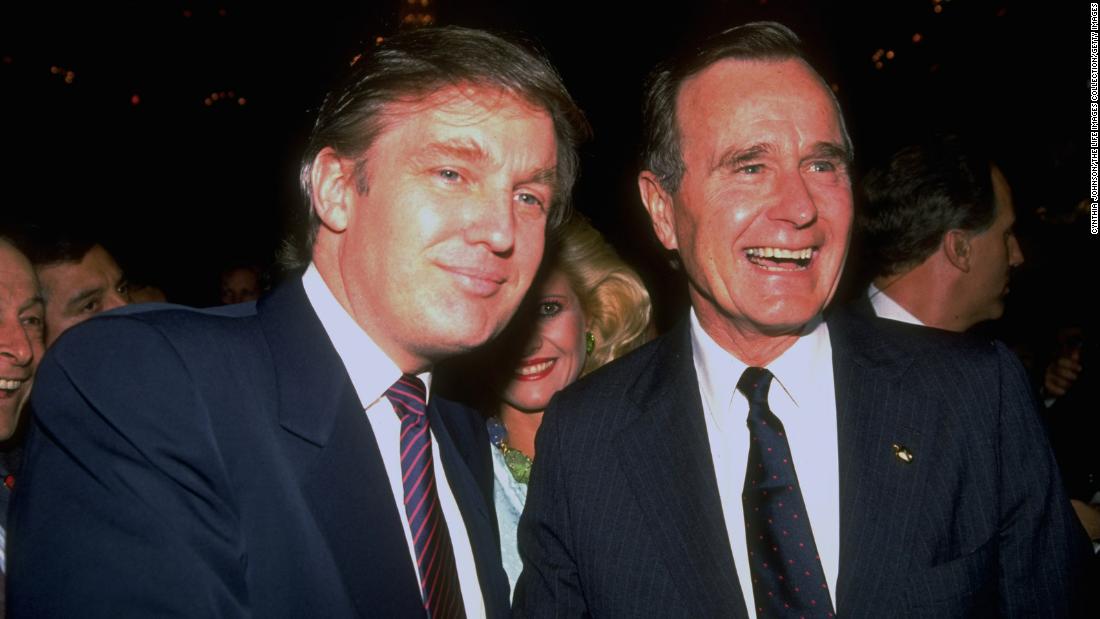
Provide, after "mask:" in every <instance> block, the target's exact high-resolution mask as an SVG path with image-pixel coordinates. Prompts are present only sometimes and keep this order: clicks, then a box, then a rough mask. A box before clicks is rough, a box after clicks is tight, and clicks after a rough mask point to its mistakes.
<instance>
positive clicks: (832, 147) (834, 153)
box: [806, 142, 852, 164]
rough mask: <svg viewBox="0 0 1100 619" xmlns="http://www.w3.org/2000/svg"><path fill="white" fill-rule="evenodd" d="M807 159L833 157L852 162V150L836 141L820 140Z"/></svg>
mask: <svg viewBox="0 0 1100 619" xmlns="http://www.w3.org/2000/svg"><path fill="white" fill-rule="evenodd" d="M806 159H832V160H834V161H843V162H844V163H846V164H848V163H851V162H852V151H851V150H849V149H848V148H846V147H844V146H842V145H840V144H837V143H835V142H818V143H817V144H814V147H813V149H812V150H811V151H810V154H809V155H808V156H807V157H806Z"/></svg>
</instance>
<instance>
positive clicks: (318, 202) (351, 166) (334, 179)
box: [310, 146, 358, 232]
mask: <svg viewBox="0 0 1100 619" xmlns="http://www.w3.org/2000/svg"><path fill="white" fill-rule="evenodd" d="M356 168H357V166H356V165H355V162H354V161H352V160H350V159H345V158H343V157H341V156H339V155H337V154H336V151H335V150H333V149H332V148H331V147H328V146H326V147H325V148H323V149H321V152H319V153H317V156H316V157H314V158H313V166H312V167H311V168H310V181H311V183H312V184H313V210H314V211H316V212H317V217H318V218H319V219H320V220H321V223H322V224H323V225H324V226H325V227H326V228H328V229H330V230H332V231H333V232H343V231H344V230H345V229H346V228H347V227H348V214H349V212H350V209H351V204H352V202H353V200H354V198H355V196H356V194H357V193H358V188H357V184H356V173H357V172H358V170H357V169H356Z"/></svg>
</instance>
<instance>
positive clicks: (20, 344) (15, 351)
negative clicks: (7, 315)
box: [0, 318, 34, 366]
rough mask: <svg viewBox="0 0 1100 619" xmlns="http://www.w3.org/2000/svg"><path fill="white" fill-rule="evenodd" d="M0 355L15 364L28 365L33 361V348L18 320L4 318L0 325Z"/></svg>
mask: <svg viewBox="0 0 1100 619" xmlns="http://www.w3.org/2000/svg"><path fill="white" fill-rule="evenodd" d="M0 357H5V358H7V359H8V360H9V361H10V362H11V363H13V364H14V365H17V366H25V365H29V364H30V362H31V361H34V348H33V347H32V346H31V338H30V336H29V335H27V332H26V331H25V330H24V329H23V326H22V325H20V324H19V320H18V319H17V318H16V319H13V320H10V321H9V320H5V321H4V323H3V324H2V325H0Z"/></svg>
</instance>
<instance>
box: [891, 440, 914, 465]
mask: <svg viewBox="0 0 1100 619" xmlns="http://www.w3.org/2000/svg"><path fill="white" fill-rule="evenodd" d="M892 446H893V448H894V455H895V456H897V457H898V460H901V461H902V462H904V463H906V464H909V463H910V462H912V461H913V452H911V451H909V448H908V447H906V446H905V445H898V444H897V443H894V444H893V445H892Z"/></svg>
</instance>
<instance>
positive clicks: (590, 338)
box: [584, 331, 596, 355]
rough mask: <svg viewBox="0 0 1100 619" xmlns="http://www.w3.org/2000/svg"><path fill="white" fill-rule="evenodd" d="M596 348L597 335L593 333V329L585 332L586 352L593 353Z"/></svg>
mask: <svg viewBox="0 0 1100 619" xmlns="http://www.w3.org/2000/svg"><path fill="white" fill-rule="evenodd" d="M593 350H596V336H595V335H592V332H591V331H585V332H584V352H585V354H588V355H591V354H592V351H593Z"/></svg>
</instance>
